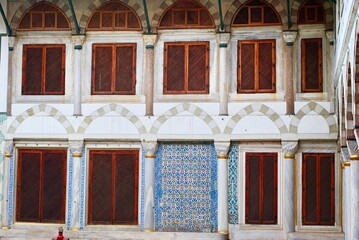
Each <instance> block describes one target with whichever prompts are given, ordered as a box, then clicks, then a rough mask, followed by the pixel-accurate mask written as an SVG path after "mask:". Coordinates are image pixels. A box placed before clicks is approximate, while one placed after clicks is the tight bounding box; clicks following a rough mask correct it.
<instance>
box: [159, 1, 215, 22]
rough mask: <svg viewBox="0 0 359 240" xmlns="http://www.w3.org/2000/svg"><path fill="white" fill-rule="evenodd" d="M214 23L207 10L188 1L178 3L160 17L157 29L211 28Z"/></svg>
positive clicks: (198, 4)
mask: <svg viewBox="0 0 359 240" xmlns="http://www.w3.org/2000/svg"><path fill="white" fill-rule="evenodd" d="M212 27H214V21H213V19H212V16H211V14H210V13H209V12H208V10H207V9H206V8H205V7H204V6H202V5H201V4H200V3H197V2H195V1H190V0H184V1H178V2H176V3H174V4H173V5H171V6H170V7H169V8H168V9H167V10H166V11H165V13H164V14H163V15H162V16H161V19H160V21H159V25H158V28H159V29H169V28H170V29H173V28H212Z"/></svg>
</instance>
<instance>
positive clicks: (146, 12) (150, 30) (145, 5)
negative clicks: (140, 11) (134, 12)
mask: <svg viewBox="0 0 359 240" xmlns="http://www.w3.org/2000/svg"><path fill="white" fill-rule="evenodd" d="M142 2H143V8H144V10H145V15H146V24H147V34H151V33H152V29H151V24H150V18H149V17H148V11H147V3H146V0H142Z"/></svg>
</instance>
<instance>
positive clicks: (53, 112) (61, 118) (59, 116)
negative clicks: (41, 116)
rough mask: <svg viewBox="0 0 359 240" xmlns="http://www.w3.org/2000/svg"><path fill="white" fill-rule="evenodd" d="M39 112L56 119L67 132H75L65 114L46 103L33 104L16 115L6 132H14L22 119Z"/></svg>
mask: <svg viewBox="0 0 359 240" xmlns="http://www.w3.org/2000/svg"><path fill="white" fill-rule="evenodd" d="M41 112H44V113H47V114H49V115H50V116H51V117H53V118H54V119H56V120H57V121H58V122H59V123H60V124H61V125H62V126H63V127H64V129H65V131H66V133H67V134H72V133H75V130H74V128H73V126H72V124H71V122H70V121H69V120H68V119H67V118H66V116H65V115H64V114H63V113H62V112H60V111H59V110H57V109H56V108H54V107H51V106H49V105H46V104H40V105H36V106H33V107H31V108H29V109H27V110H26V111H25V112H23V113H22V114H21V115H19V116H17V117H16V118H15V120H14V122H12V123H11V125H10V127H9V129H8V131H7V132H8V133H9V134H14V133H15V132H16V130H17V128H18V127H19V126H20V125H21V123H22V122H23V121H25V120H26V119H27V118H29V117H31V116H34V115H36V114H38V113H41Z"/></svg>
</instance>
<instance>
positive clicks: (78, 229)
mask: <svg viewBox="0 0 359 240" xmlns="http://www.w3.org/2000/svg"><path fill="white" fill-rule="evenodd" d="M70 231H73V232H78V231H80V228H70Z"/></svg>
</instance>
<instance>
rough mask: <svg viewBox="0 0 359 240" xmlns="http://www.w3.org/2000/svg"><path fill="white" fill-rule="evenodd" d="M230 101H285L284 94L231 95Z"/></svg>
mask: <svg viewBox="0 0 359 240" xmlns="http://www.w3.org/2000/svg"><path fill="white" fill-rule="evenodd" d="M229 100H230V101H232V102H236V101H284V93H282V92H279V93H230V94H229Z"/></svg>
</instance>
